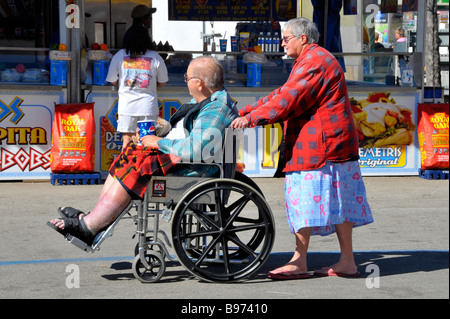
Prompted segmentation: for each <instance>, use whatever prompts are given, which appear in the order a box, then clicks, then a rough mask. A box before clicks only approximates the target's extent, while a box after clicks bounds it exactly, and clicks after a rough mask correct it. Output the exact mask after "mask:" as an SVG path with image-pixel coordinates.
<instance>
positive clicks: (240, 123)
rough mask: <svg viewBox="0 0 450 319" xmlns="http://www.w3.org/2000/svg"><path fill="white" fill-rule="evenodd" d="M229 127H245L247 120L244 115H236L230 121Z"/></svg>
mask: <svg viewBox="0 0 450 319" xmlns="http://www.w3.org/2000/svg"><path fill="white" fill-rule="evenodd" d="M230 127H231V128H241V129H244V128H247V127H248V120H247V118H246V117H245V116H241V117H237V118H235V119H234V120H233V122H231V124H230Z"/></svg>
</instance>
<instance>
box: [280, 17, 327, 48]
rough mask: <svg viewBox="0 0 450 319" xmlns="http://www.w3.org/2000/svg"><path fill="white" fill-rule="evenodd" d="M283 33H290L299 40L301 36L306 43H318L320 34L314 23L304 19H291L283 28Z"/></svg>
mask: <svg viewBox="0 0 450 319" xmlns="http://www.w3.org/2000/svg"><path fill="white" fill-rule="evenodd" d="M284 31H291V33H292V35H294V36H295V37H296V38H299V37H300V36H301V35H302V34H304V35H306V37H307V38H308V43H310V44H311V43H318V42H319V38H320V34H319V30H318V29H317V26H316V24H315V23H314V22H311V21H310V20H308V19H306V18H295V19H291V20H289V21H288V22H286V24H285V25H284V27H283V32H284Z"/></svg>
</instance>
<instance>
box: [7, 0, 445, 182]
mask: <svg viewBox="0 0 450 319" xmlns="http://www.w3.org/2000/svg"><path fill="white" fill-rule="evenodd" d="M424 2H425V1H424V0H417V1H403V0H398V1H381V0H379V1H377V0H364V1H316V0H277V1H267V0H227V1H219V0H209V1H208V0H206V1H198V0H196V1H194V0H168V1H163V0H158V1H153V3H152V1H122V0H52V1H43V0H35V1H23V0H9V1H0V181H1V180H40V179H43V180H48V179H50V175H51V169H50V161H51V156H50V153H51V152H50V151H51V146H52V121H53V118H54V113H55V104H65V103H94V115H95V127H96V133H95V171H97V172H100V173H101V174H102V176H103V177H105V176H106V174H107V172H108V168H109V165H110V164H111V162H112V161H113V159H114V158H115V157H116V156H117V155H118V154H119V153H120V150H121V147H122V145H121V140H122V138H121V136H120V134H119V133H117V132H116V127H117V100H118V94H117V89H116V88H115V87H113V86H111V85H110V84H109V83H106V82H105V81H104V79H105V77H106V74H107V71H108V64H109V60H110V59H111V57H112V56H113V55H114V54H115V52H117V51H118V50H119V49H121V48H122V40H123V36H124V34H125V32H126V30H127V29H128V28H129V27H130V26H131V23H132V18H131V16H130V13H131V11H132V9H133V8H134V7H135V6H136V5H138V4H144V5H147V6H150V7H153V8H156V9H157V11H156V12H155V13H154V14H152V19H153V25H152V26H151V27H150V29H149V33H150V35H152V36H153V39H154V43H155V46H156V50H157V51H158V52H159V53H160V55H161V56H162V57H163V58H164V59H165V62H166V65H167V69H168V71H169V82H168V83H167V85H166V86H165V87H163V88H160V89H158V101H159V106H160V116H161V117H163V118H165V119H169V117H170V116H171V115H172V114H173V113H174V112H175V111H176V110H177V109H178V108H179V107H180V106H181V105H182V104H183V103H186V102H188V101H190V100H191V97H190V96H189V94H188V90H187V88H186V84H185V83H184V77H183V76H184V73H185V72H186V69H187V66H188V64H189V61H190V60H191V59H192V58H194V57H196V56H199V55H213V56H215V57H216V58H217V59H218V60H219V61H220V62H221V63H222V64H223V66H224V69H225V71H226V76H225V80H226V87H227V89H228V91H229V93H230V95H231V97H232V98H233V99H234V100H235V101H236V102H237V103H238V104H237V107H238V108H242V107H244V106H245V105H248V104H252V103H254V102H255V101H257V100H258V99H260V98H261V97H264V96H266V95H268V94H270V93H271V92H272V91H274V90H275V89H277V88H278V87H279V86H281V85H282V84H283V83H284V82H285V81H286V79H287V78H288V76H289V72H290V70H291V68H292V64H293V62H294V61H293V59H290V58H288V57H287V56H286V55H285V53H284V50H283V48H282V47H281V43H280V42H281V40H280V38H281V28H282V26H283V23H285V22H286V21H288V20H289V19H291V18H294V17H297V16H302V17H306V18H308V19H310V20H313V21H315V22H316V23H317V24H318V26H319V29H320V31H321V40H320V41H321V43H320V44H321V45H322V46H324V47H326V48H327V49H328V50H329V51H330V52H332V53H333V54H335V56H336V57H337V58H339V60H340V62H341V65H342V67H343V68H344V70H345V74H346V79H347V85H348V89H349V96H350V99H351V103H352V108H353V111H354V113H353V116H354V119H355V123H356V124H357V127H358V130H359V134H360V136H359V137H360V143H361V144H360V157H361V159H360V166H361V168H362V173H363V174H364V175H375V176H377V175H378V176H388V175H418V171H419V167H420V153H419V149H418V141H417V132H416V126H417V123H416V119H417V106H418V104H419V103H422V102H423V101H424V99H425V98H426V97H425V96H424V88H425V86H426V83H424V81H423V73H424V71H423V70H424V61H423V60H424V59H423V52H424V40H423V39H424V32H425V23H424V20H425V3H424ZM448 11H449V8H448V1H445V0H444V1H439V7H438V12H439V18H440V24H439V32H440V38H441V40H442V41H441V46H442V48H441V50H440V54H441V56H440V63H441V64H442V86H443V88H442V89H441V90H440V91H442V93H443V94H442V97H441V98H440V101H442V102H443V101H444V99H447V100H448V30H449V25H448V23H449V22H448ZM156 22H157V23H156ZM162 26H164V27H162ZM397 28H402V29H403V30H404V32H405V34H404V38H405V41H403V42H399V41H397V39H396V36H395V30H396V29H397ZM159 29H165V30H170V36H175V35H178V38H173V39H169V35H167V39H166V38H161V37H166V35H164V34H163V33H161V31H162V30H159ZM192 34H195V36H192ZM190 37H192V38H190ZM183 38H185V39H183ZM224 40H226V41H224ZM182 41H184V42H182ZM186 41H189V42H192V43H194V42H195V46H189V47H188V45H186V44H183V43H186ZM433 99H434V98H433ZM282 135H283V134H282V124H275V125H267V126H265V127H258V128H252V129H246V130H244V134H243V138H242V141H241V146H240V149H239V152H238V153H239V162H240V163H242V165H240V167H241V169H243V172H244V173H245V174H246V175H248V176H250V177H271V176H278V174H279V172H278V171H277V167H278V162H279V161H280V160H282V159H283V157H282V156H280V153H282V138H283V136H282Z"/></svg>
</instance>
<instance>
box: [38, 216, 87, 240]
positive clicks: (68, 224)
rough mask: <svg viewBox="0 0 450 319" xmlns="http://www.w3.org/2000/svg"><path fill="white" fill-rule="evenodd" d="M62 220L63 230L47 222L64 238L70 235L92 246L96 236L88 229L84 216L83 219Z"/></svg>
mask: <svg viewBox="0 0 450 319" xmlns="http://www.w3.org/2000/svg"><path fill="white" fill-rule="evenodd" d="M62 220H63V221H64V228H63V229H61V228H59V227H58V226H55V225H53V224H52V223H51V222H47V225H48V226H50V227H51V228H53V229H54V230H56V231H57V232H58V233H60V234H62V235H63V236H66V235H67V234H70V235H72V236H74V237H76V238H78V239H79V240H81V241H84V242H85V243H86V244H87V245H89V246H91V245H92V243H93V242H94V239H95V235H94V234H93V233H92V232H91V231H90V230H89V229H88V228H87V226H86V223H85V222H84V216H83V217H82V218H81V219H78V218H62Z"/></svg>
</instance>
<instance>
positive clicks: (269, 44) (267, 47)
mask: <svg viewBox="0 0 450 319" xmlns="http://www.w3.org/2000/svg"><path fill="white" fill-rule="evenodd" d="M265 44H266V45H265V51H264V52H266V53H270V52H272V35H271V34H270V32H267V33H266V38H265Z"/></svg>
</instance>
